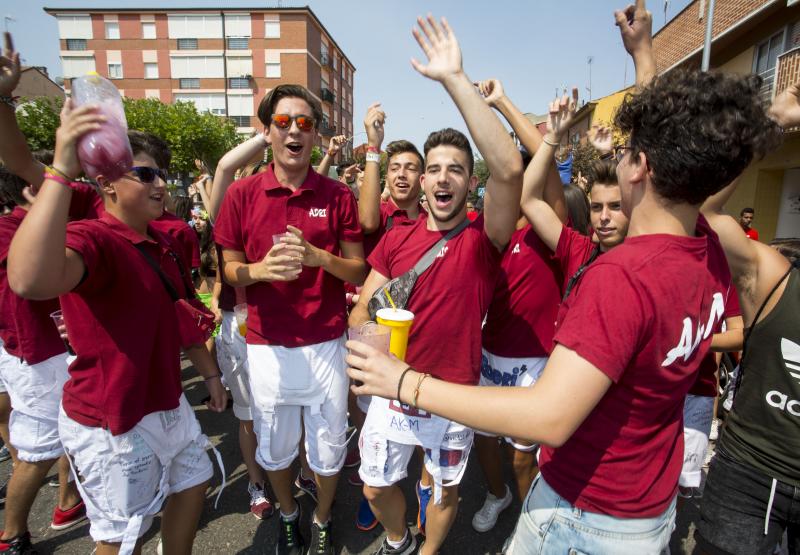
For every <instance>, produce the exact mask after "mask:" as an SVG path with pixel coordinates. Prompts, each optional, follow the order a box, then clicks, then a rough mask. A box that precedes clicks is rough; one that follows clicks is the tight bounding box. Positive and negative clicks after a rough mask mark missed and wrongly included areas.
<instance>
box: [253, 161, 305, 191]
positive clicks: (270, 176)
mask: <svg viewBox="0 0 800 555" xmlns="http://www.w3.org/2000/svg"><path fill="white" fill-rule="evenodd" d="M258 175H259V176H260V178H261V187H262V188H263V189H264V190H265V191H267V192H270V191H275V190H279V189H286V190H287V191H290V189H289V188H288V187H284V186H283V185H281V184H280V183H279V182H278V178H277V177H275V162H270V163H269V165H268V166H267V169H266V170H264V171H263V172H261V173H260V174H258ZM318 179H319V174H318V173H317V172H315V171H314V169H313V168H311V167H310V166H309V168H308V174H306V179H305V181H303V184H302V185H300V187H298V188H297V190H296V191H292V192H291V193H292V196H294V195H301V194H303V193H305V192H306V191H308V192H309V193H312V194H313V193H314V192H315V191H316V188H317V182H318Z"/></svg>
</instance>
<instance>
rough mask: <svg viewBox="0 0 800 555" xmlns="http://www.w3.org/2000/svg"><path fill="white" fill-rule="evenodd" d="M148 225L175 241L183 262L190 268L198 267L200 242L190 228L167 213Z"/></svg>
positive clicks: (176, 217)
mask: <svg viewBox="0 0 800 555" xmlns="http://www.w3.org/2000/svg"><path fill="white" fill-rule="evenodd" d="M150 225H151V226H153V227H154V228H155V229H156V230H158V231H160V232H161V233H165V234H167V235H170V236H172V237H174V238H175V239H176V240H177V242H178V245H179V246H180V249H181V256H182V257H183V260H184V262H186V263H187V264H189V265H190V267H191V268H199V267H200V240H199V239H198V238H197V233H196V232H195V230H194V229H192V226H190V225H189V224H188V223H186V222H184V221H183V220H181V219H180V218H179V217H178V216H175V215H174V214H170V213H169V212H167V211H164V213H163V214H161V216H159V217H158V218H156V219H155V220H153V221H152V222H150Z"/></svg>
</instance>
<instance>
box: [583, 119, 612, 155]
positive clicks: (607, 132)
mask: <svg viewBox="0 0 800 555" xmlns="http://www.w3.org/2000/svg"><path fill="white" fill-rule="evenodd" d="M588 137H589V144H591V145H592V146H593V147H594V148H595V150H597V151H598V152H599V153H600V154H607V153H609V152H611V149H612V148H614V134H613V132H612V131H611V128H610V127H606V126H605V125H596V124H595V125H593V126H592V128H591V129H590V130H589V133H588Z"/></svg>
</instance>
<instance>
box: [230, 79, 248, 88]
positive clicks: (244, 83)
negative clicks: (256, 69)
mask: <svg viewBox="0 0 800 555" xmlns="http://www.w3.org/2000/svg"><path fill="white" fill-rule="evenodd" d="M228 88H229V89H249V88H250V79H248V78H247V77H231V78H229V79H228Z"/></svg>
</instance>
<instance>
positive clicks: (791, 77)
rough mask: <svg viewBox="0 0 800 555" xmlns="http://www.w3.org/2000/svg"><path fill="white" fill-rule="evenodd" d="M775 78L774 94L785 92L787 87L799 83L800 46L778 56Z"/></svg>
mask: <svg viewBox="0 0 800 555" xmlns="http://www.w3.org/2000/svg"><path fill="white" fill-rule="evenodd" d="M776 74H777V77H776V78H775V94H776V95H778V94H780V93H782V92H783V91H785V90H786V89H787V88H788V87H789V85H791V84H793V83H797V82H798V81H800V46H798V47H796V48H793V49H791V50H788V51H787V52H784V53H783V54H781V55H780V56H778V70H777V72H776Z"/></svg>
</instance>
